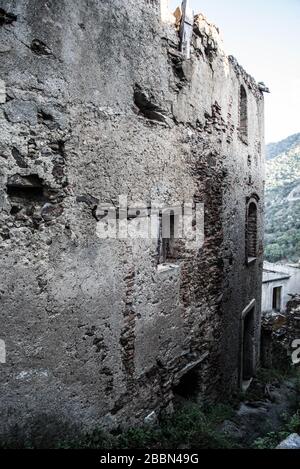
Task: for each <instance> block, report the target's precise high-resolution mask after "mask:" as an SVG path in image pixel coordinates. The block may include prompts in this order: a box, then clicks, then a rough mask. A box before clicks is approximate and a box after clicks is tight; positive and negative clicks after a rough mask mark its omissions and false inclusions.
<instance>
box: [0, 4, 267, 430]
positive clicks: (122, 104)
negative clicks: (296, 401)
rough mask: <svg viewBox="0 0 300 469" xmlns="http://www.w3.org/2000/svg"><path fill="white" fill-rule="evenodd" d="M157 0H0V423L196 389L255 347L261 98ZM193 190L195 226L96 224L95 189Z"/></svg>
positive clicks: (73, 423)
mask: <svg viewBox="0 0 300 469" xmlns="http://www.w3.org/2000/svg"><path fill="white" fill-rule="evenodd" d="M167 3H168V2H166V1H162V2H160V1H159V0H126V1H122V0H110V1H108V0H100V1H99V0H75V1H74V0H47V1H43V2H40V1H38V0H30V1H29V0H5V1H4V0H0V37H1V40H0V55H1V76H0V84H1V87H0V103H1V104H0V126H1V130H0V135H1V143H0V162H1V166H0V201H1V207H0V208H1V210H0V220H1V221H0V259H1V260H0V266H1V268H0V301H1V328H0V339H1V341H3V343H5V348H6V360H5V363H0V376H1V381H0V415H1V419H0V436H1V439H7V438H15V437H17V438H21V437H22V435H28V434H30V435H39V436H40V437H41V438H42V437H43V435H44V436H47V437H49V438H51V435H52V436H53V435H55V436H56V437H60V436H61V435H66V433H70V434H71V433H74V432H76V433H77V434H78V432H80V431H83V430H84V431H87V430H89V429H92V428H94V427H95V426H99V425H100V426H103V427H104V428H108V429H109V428H114V427H116V426H118V425H124V426H126V425H133V424H139V423H143V422H144V421H146V422H147V421H150V420H151V419H153V418H155V416H157V415H159V413H160V412H171V411H172V406H173V403H174V395H176V394H180V395H182V396H191V395H193V398H195V399H207V400H214V399H216V398H218V396H220V395H222V396H223V397H224V396H226V395H229V394H231V393H232V392H234V391H235V390H237V389H238V388H240V387H241V386H244V385H246V384H247V383H249V381H250V379H251V376H252V375H253V374H254V372H255V368H256V366H257V364H258V361H259V335H260V334H259V324H260V305H261V281H262V250H263V248H262V237H263V161H264V154H263V152H264V125H263V114H264V110H263V108H264V99H263V90H262V87H261V86H259V85H258V84H256V82H255V81H254V79H253V78H251V76H250V75H248V74H247V73H246V72H245V71H244V70H243V68H242V67H241V66H240V65H239V64H238V63H237V61H236V60H235V59H234V58H233V57H231V56H227V55H226V54H225V52H224V51H223V46H222V41H221V39H220V36H219V31H218V29H217V28H216V27H215V26H214V25H212V24H210V23H209V22H208V21H207V20H206V19H205V17H204V16H203V15H196V16H195V17H194V16H193V15H192V14H191V12H190V11H189V10H188V8H187V6H188V5H185V4H184V7H185V6H186V8H183V11H182V12H181V13H180V10H177V12H176V16H174V15H172V14H171V13H170V12H168V14H166V10H167ZM121 194H123V195H126V196H127V198H128V203H129V204H130V203H131V202H132V203H135V202H136V201H144V202H145V203H146V204H147V206H150V205H151V201H152V200H154V199H155V200H158V201H159V203H161V204H162V205H163V206H167V207H168V206H172V205H174V204H178V201H180V203H181V202H182V203H184V201H192V202H193V204H204V227H205V231H204V244H203V245H202V244H201V245H200V244H199V246H197V245H196V246H195V245H194V246H193V247H191V246H190V245H188V244H187V243H186V242H185V239H184V238H182V239H178V240H175V243H174V246H173V249H172V256H168V255H163V256H160V255H158V240H157V239H112V238H108V239H100V238H99V236H97V224H98V222H99V216H98V212H97V208H98V206H99V204H103V203H104V204H105V203H106V204H110V205H112V206H115V207H116V208H117V206H118V200H119V196H120V195H121Z"/></svg>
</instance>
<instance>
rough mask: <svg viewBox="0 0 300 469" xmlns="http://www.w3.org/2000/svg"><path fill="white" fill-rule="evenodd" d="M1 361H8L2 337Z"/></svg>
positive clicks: (0, 341)
mask: <svg viewBox="0 0 300 469" xmlns="http://www.w3.org/2000/svg"><path fill="white" fill-rule="evenodd" d="M0 363H6V347H5V342H4V340H2V339H0Z"/></svg>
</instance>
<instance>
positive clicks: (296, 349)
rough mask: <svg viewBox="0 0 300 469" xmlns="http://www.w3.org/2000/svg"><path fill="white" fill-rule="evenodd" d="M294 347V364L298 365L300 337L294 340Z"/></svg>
mask: <svg viewBox="0 0 300 469" xmlns="http://www.w3.org/2000/svg"><path fill="white" fill-rule="evenodd" d="M292 348H293V349H295V350H294V352H293V353H292V362H293V365H298V364H299V363H300V339H295V340H294V341H293V342H292Z"/></svg>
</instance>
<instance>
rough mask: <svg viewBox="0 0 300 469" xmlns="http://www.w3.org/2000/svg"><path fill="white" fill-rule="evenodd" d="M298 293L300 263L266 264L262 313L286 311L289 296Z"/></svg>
mask: <svg viewBox="0 0 300 469" xmlns="http://www.w3.org/2000/svg"><path fill="white" fill-rule="evenodd" d="M296 293H298V294H299V293H300V263H299V264H294V265H292V264H272V263H270V262H264V270H263V285H262V313H268V312H272V311H273V312H280V311H281V312H283V311H285V308H286V304H287V302H288V301H289V299H290V296H289V295H294V294H296Z"/></svg>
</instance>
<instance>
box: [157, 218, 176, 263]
mask: <svg viewBox="0 0 300 469" xmlns="http://www.w3.org/2000/svg"><path fill="white" fill-rule="evenodd" d="M174 241H175V214H174V212H172V211H171V212H170V214H163V215H162V216H160V236H159V263H160V264H164V263H166V262H168V261H172V260H173V259H174Z"/></svg>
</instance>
